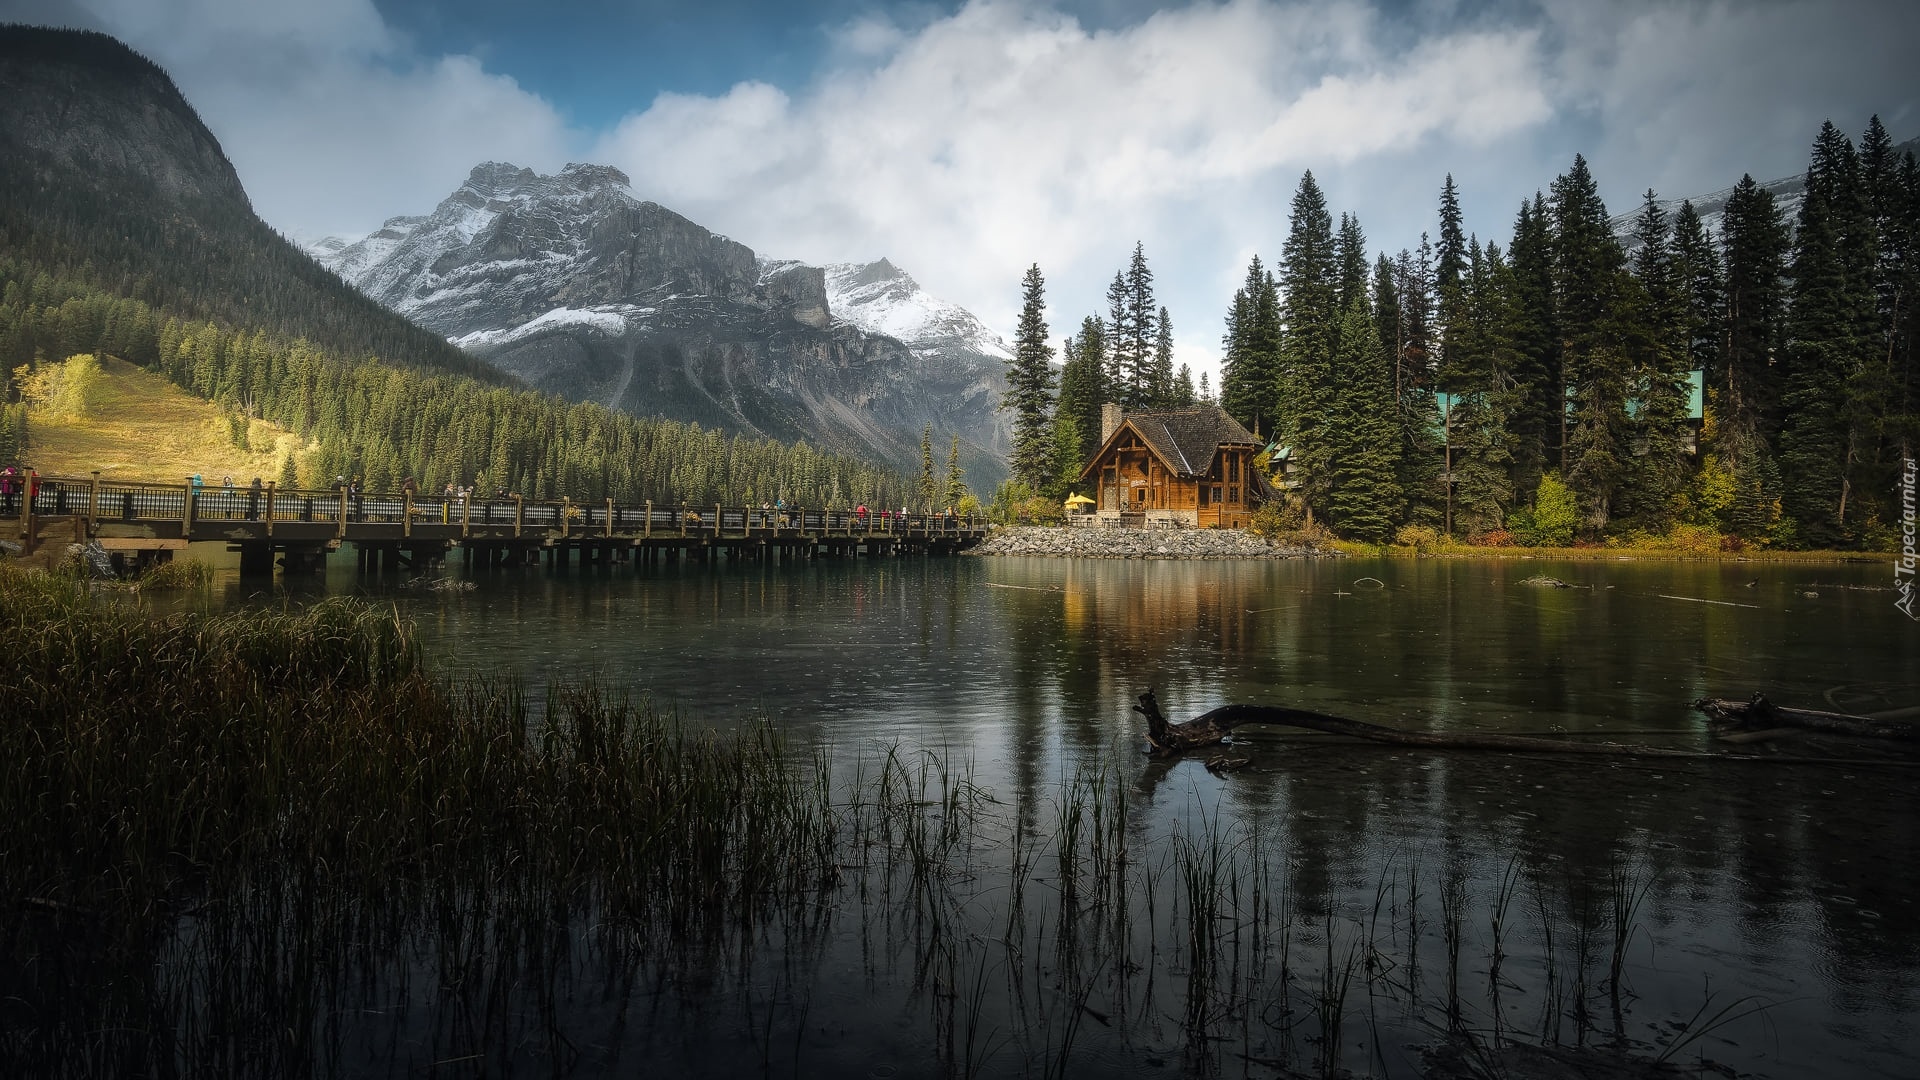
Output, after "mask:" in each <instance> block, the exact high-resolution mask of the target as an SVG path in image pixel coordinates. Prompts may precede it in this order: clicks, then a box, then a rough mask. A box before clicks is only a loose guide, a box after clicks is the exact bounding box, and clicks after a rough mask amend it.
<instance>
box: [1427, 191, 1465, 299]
mask: <svg viewBox="0 0 1920 1080" xmlns="http://www.w3.org/2000/svg"><path fill="white" fill-rule="evenodd" d="M1461 220H1462V219H1461V214H1460V190H1459V189H1458V188H1456V187H1455V186H1454V183H1453V174H1452V173H1448V174H1447V179H1446V182H1445V183H1443V184H1442V185H1441V186H1440V243H1439V246H1438V247H1437V248H1435V249H1434V254H1435V257H1436V258H1435V263H1434V267H1433V284H1434V290H1435V291H1436V292H1438V293H1439V294H1440V295H1441V296H1442V297H1444V296H1445V295H1446V290H1447V289H1448V288H1449V287H1453V286H1458V285H1459V284H1460V278H1461V276H1462V275H1463V274H1464V273H1465V272H1466V269H1467V237H1466V233H1465V231H1464V229H1463V228H1462V227H1461Z"/></svg>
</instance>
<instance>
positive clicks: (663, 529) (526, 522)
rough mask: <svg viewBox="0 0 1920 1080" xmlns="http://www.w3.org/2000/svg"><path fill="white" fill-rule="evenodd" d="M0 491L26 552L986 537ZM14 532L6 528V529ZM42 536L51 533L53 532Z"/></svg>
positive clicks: (766, 521)
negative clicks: (84, 540) (47, 547)
mask: <svg viewBox="0 0 1920 1080" xmlns="http://www.w3.org/2000/svg"><path fill="white" fill-rule="evenodd" d="M14 488H15V490H14V491H13V492H11V493H6V492H0V535H6V534H7V533H8V532H9V531H11V533H12V535H14V536H17V537H19V538H21V539H22V540H24V542H25V546H26V547H27V549H28V550H31V549H32V548H33V547H34V546H35V545H36V542H39V541H43V540H45V539H48V538H49V537H54V536H57V538H59V539H62V540H71V539H76V538H78V536H79V535H81V534H82V533H84V535H85V536H87V537H89V538H93V539H97V540H99V541H101V543H102V544H103V545H104V546H106V547H108V548H109V549H117V550H122V551H127V550H163V549H168V548H177V547H180V546H184V544H185V543H187V542H190V541H225V542H227V543H228V544H229V545H232V546H234V547H236V548H238V549H240V550H241V551H242V552H243V554H244V553H246V552H247V551H248V550H249V549H253V550H255V551H265V552H269V553H270V552H272V551H304V552H310V553H324V552H325V551H330V550H333V549H335V548H338V547H339V546H340V545H341V544H342V543H348V542H351V543H354V544H357V545H361V546H363V547H367V546H381V547H396V548H406V549H412V550H416V551H419V550H427V551H431V550H434V549H436V548H437V549H439V550H441V551H444V550H446V549H448V548H451V547H455V546H466V547H468V548H489V547H503V546H504V547H520V548H529V547H532V548H561V549H571V548H600V547H616V548H617V547H646V548H676V547H689V546H704V547H712V546H723V547H724V546H734V545H742V544H771V545H782V546H825V547H828V548H847V549H858V548H864V549H865V550H867V551H875V550H882V549H891V550H954V549H958V548H961V547H966V546H969V545H971V544H973V543H975V542H977V541H978V540H979V539H981V538H982V537H983V536H985V535H986V531H987V530H986V524H985V523H984V522H982V521H978V520H976V519H975V518H973V517H971V516H955V515H947V514H904V515H903V514H901V513H899V512H897V511H872V510H870V511H868V512H867V513H865V514H861V513H858V512H857V511H856V510H854V509H828V508H809V507H797V506H796V507H751V506H721V505H712V506H692V505H688V504H683V503H675V504H672V505H665V504H655V503H651V502H648V503H642V504H639V505H620V504H616V503H614V502H613V501H612V500H610V499H603V500H599V501H589V502H575V501H573V500H572V499H570V498H562V499H559V500H527V499H522V498H519V497H509V498H505V499H498V498H496V499H475V500H472V501H469V500H465V499H461V498H457V497H454V498H449V497H446V496H442V495H421V494H416V493H407V492H379V493H364V494H358V495H354V494H349V493H347V492H344V491H337V490H334V491H280V490H277V489H276V488H275V487H274V486H272V485H269V486H267V487H265V488H262V489H259V490H253V489H248V488H235V489H233V490H231V491H229V490H226V489H224V488H201V489H194V488H193V487H191V486H190V485H185V484H151V483H139V482H128V481H119V480H102V479H98V478H92V477H90V478H87V479H77V478H73V477H59V476H50V477H41V478H39V481H38V485H37V488H36V490H35V492H34V493H33V495H32V497H31V498H30V499H29V498H28V497H27V493H26V491H25V490H24V481H22V480H18V479H16V480H15V482H14ZM9 526H11V530H9ZM50 530H51V531H50Z"/></svg>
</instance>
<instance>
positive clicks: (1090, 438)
mask: <svg viewBox="0 0 1920 1080" xmlns="http://www.w3.org/2000/svg"><path fill="white" fill-rule="evenodd" d="M1106 351H1107V350H1106V331H1105V329H1104V327H1103V325H1102V324H1101V322H1100V320H1099V319H1098V318H1096V317H1094V316H1091V315H1089V316H1087V318H1085V319H1084V320H1082V321H1081V323H1080V334H1079V336H1078V337H1072V338H1068V339H1067V346H1066V350H1065V354H1066V355H1065V360H1066V364H1065V365H1064V366H1063V367H1062V368H1061V369H1060V399H1059V403H1058V405H1057V406H1056V407H1055V410H1054V414H1055V416H1056V417H1060V416H1068V417H1072V418H1073V421H1074V430H1075V432H1076V433H1077V434H1078V436H1079V439H1080V447H1079V450H1078V451H1077V454H1078V456H1079V457H1080V459H1081V460H1083V461H1084V460H1085V459H1087V458H1090V457H1092V456H1093V453H1094V451H1095V450H1097V449H1099V446H1100V406H1101V404H1102V403H1103V402H1106V401H1107V400H1109V398H1108V392H1107V390H1106V385H1105V384H1106V369H1105V366H1104V365H1105V362H1106Z"/></svg>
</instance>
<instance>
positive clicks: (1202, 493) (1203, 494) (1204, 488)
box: [1200, 484, 1207, 506]
mask: <svg viewBox="0 0 1920 1080" xmlns="http://www.w3.org/2000/svg"><path fill="white" fill-rule="evenodd" d="M1200 505H1201V506H1205V505H1207V485H1205V484H1201V485H1200Z"/></svg>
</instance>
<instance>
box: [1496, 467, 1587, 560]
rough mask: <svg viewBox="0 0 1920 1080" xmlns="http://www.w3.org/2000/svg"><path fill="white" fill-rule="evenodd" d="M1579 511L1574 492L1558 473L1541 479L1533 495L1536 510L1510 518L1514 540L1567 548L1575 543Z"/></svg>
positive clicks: (1531, 545)
mask: <svg viewBox="0 0 1920 1080" xmlns="http://www.w3.org/2000/svg"><path fill="white" fill-rule="evenodd" d="M1579 520H1580V508H1579V506H1578V505H1577V504H1575V502H1574V498H1573V489H1571V488H1569V487H1567V485H1566V484H1564V483H1562V482H1561V480H1560V477H1559V476H1558V475H1557V474H1555V473H1548V474H1546V475H1545V476H1543V477H1541V478H1540V489H1539V490H1538V491H1536V492H1535V493H1534V498H1533V508H1532V509H1526V508H1524V507H1523V508H1521V509H1519V510H1515V511H1514V512H1513V513H1511V514H1509V515H1507V526H1508V528H1509V529H1511V530H1512V532H1513V538H1514V539H1515V540H1517V541H1519V542H1520V544H1521V545H1523V546H1525V547H1566V546H1567V545H1569V544H1571V543H1572V542H1573V527H1574V526H1575V525H1576V524H1578V523H1579Z"/></svg>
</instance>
